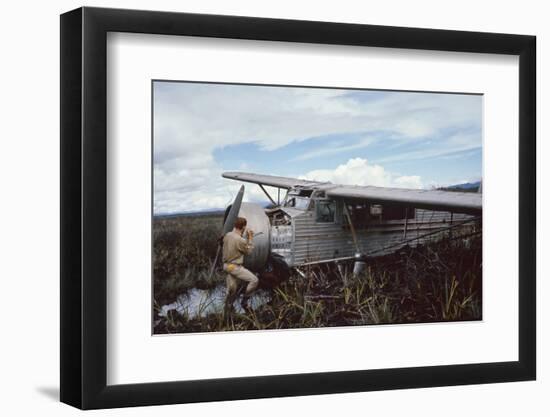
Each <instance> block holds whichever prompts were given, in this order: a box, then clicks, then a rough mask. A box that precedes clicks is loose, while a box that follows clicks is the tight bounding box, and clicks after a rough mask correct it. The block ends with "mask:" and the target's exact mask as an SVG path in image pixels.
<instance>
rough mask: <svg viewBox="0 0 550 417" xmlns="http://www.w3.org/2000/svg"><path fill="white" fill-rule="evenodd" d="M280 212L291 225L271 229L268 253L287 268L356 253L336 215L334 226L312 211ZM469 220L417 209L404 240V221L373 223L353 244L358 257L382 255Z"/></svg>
mask: <svg viewBox="0 0 550 417" xmlns="http://www.w3.org/2000/svg"><path fill="white" fill-rule="evenodd" d="M283 210H284V211H285V212H287V213H288V214H290V215H291V217H292V223H291V225H290V226H278V227H273V228H272V234H271V245H272V251H273V252H276V253H279V254H280V255H281V256H283V257H284V258H285V260H286V261H287V263H288V264H289V266H300V265H303V264H307V263H310V262H325V261H331V260H334V259H338V258H345V257H353V256H354V255H355V254H356V253H357V249H356V246H355V243H354V241H353V236H352V234H351V231H350V230H349V228H348V227H347V225H345V224H344V223H343V221H342V217H341V216H336V221H335V222H334V223H318V222H316V221H315V212H314V211H298V210H292V209H287V208H283ZM470 218H473V216H469V215H466V214H456V213H454V214H453V215H451V213H450V212H444V211H430V210H421V209H417V210H416V216H415V218H413V219H408V220H407V236H406V237H404V233H403V230H404V227H405V219H402V220H386V221H377V222H376V223H373V224H370V225H369V226H368V227H367V229H363V230H357V231H356V233H357V243H358V246H359V249H360V252H361V253H362V254H366V255H369V254H371V253H376V254H377V255H383V254H385V253H391V252H392V251H395V250H396V247H395V245H397V247H398V245H399V244H400V243H403V244H404V242H405V241H409V240H410V239H414V238H418V239H416V240H414V241H412V242H409V245H411V246H414V245H418V244H421V243H424V242H425V241H427V240H432V239H436V238H438V237H441V234H439V236H438V235H437V234H434V235H430V236H426V237H424V238H423V237H422V236H423V235H425V234H426V233H432V232H436V231H445V230H446V229H447V228H448V227H449V226H451V225H452V223H455V224H456V223H459V222H463V221H464V220H467V219H470ZM390 246H391V248H389V247H390Z"/></svg>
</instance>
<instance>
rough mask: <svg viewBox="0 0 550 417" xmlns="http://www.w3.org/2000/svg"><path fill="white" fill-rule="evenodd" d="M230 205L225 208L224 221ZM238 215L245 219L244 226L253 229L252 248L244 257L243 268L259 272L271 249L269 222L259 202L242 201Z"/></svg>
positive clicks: (265, 262)
mask: <svg viewBox="0 0 550 417" xmlns="http://www.w3.org/2000/svg"><path fill="white" fill-rule="evenodd" d="M230 209H231V206H228V207H227V209H226V210H225V216H224V222H225V219H226V217H227V215H228V214H229V210H230ZM239 217H244V218H245V219H246V228H247V229H251V230H252V231H254V235H255V236H254V240H253V242H254V250H253V251H252V253H251V254H250V255H246V256H245V257H244V266H245V268H247V269H249V270H251V271H254V272H260V271H262V270H263V269H264V267H265V265H266V264H267V260H268V258H269V253H270V250H271V224H270V222H269V217H267V215H266V214H265V210H264V208H263V207H262V206H260V205H259V204H254V203H242V204H241V208H240V210H239Z"/></svg>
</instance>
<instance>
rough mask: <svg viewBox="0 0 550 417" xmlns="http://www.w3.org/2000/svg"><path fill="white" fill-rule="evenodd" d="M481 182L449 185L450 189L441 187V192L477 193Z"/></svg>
mask: <svg viewBox="0 0 550 417" xmlns="http://www.w3.org/2000/svg"><path fill="white" fill-rule="evenodd" d="M480 185H481V181H476V182H466V183H464V184H456V185H449V186H448V187H441V188H440V189H441V190H462V191H474V192H475V191H477V190H478V189H479V186H480Z"/></svg>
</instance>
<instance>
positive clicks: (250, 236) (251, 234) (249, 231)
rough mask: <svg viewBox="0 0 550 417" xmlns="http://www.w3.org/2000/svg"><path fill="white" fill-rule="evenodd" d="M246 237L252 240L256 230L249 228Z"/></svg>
mask: <svg viewBox="0 0 550 417" xmlns="http://www.w3.org/2000/svg"><path fill="white" fill-rule="evenodd" d="M246 237H247V239H248V240H252V238H253V237H254V232H253V231H252V230H250V229H247V230H246Z"/></svg>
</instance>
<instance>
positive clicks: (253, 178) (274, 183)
mask: <svg viewBox="0 0 550 417" xmlns="http://www.w3.org/2000/svg"><path fill="white" fill-rule="evenodd" d="M222 177H224V178H229V179H232V180H237V181H244V182H251V183H254V184H260V185H268V186H271V187H278V188H286V189H290V188H293V187H308V186H312V185H321V184H328V183H326V182H318V181H308V180H300V179H298V178H288V177H277V176H275V175H259V174H250V173H248V172H224V173H223V174H222Z"/></svg>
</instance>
